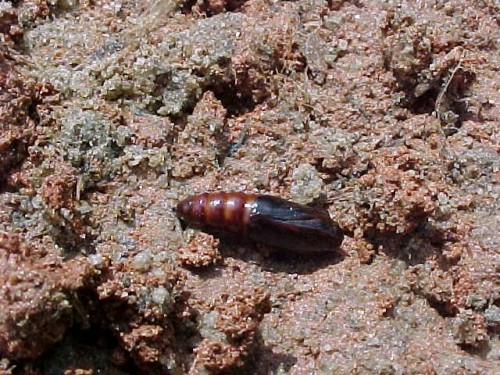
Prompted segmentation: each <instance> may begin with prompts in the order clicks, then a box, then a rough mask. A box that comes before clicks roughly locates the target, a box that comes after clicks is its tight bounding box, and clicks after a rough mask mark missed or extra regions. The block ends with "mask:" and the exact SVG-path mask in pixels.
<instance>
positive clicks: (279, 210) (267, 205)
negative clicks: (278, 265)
mask: <svg viewBox="0 0 500 375" xmlns="http://www.w3.org/2000/svg"><path fill="white" fill-rule="evenodd" d="M176 213H177V217H178V218H179V219H180V220H181V222H182V223H183V224H187V225H188V226H190V227H193V228H198V229H201V230H202V231H204V232H207V233H210V234H213V235H216V236H225V235H233V236H239V237H243V238H247V239H250V240H252V241H254V242H256V243H260V244H264V245H269V246H272V247H276V248H280V249H284V250H289V251H293V252H297V253H310V252H328V251H337V252H339V253H341V254H344V253H343V251H341V250H340V249H339V248H340V245H341V244H342V241H343V239H344V234H343V232H342V230H341V229H340V227H339V226H338V225H337V223H335V222H334V221H333V220H332V219H331V218H330V217H329V216H328V214H327V213H326V212H325V213H323V212H320V211H317V210H315V209H314V208H312V207H308V206H304V205H301V204H298V203H294V202H290V201H287V200H285V199H282V198H278V197H274V196H271V195H262V194H246V193H238V192H217V193H203V194H199V195H194V196H191V197H188V198H186V199H184V200H183V201H181V202H180V203H179V204H178V205H177V210H176Z"/></svg>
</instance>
